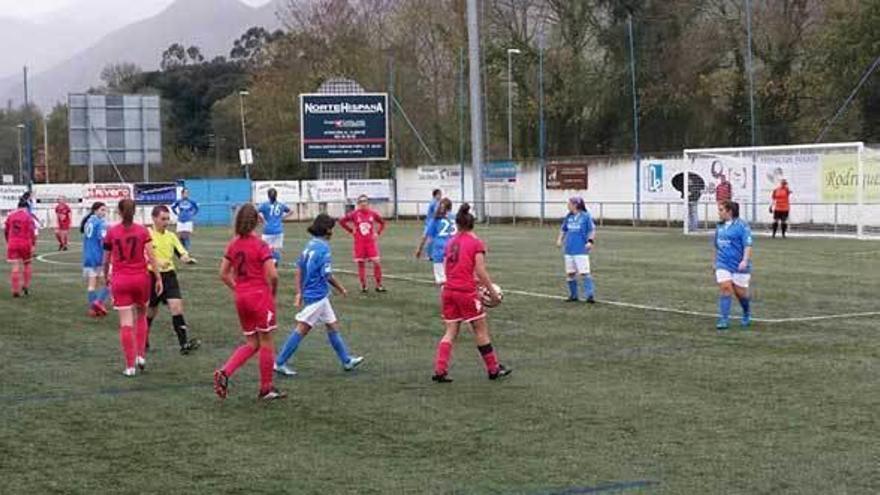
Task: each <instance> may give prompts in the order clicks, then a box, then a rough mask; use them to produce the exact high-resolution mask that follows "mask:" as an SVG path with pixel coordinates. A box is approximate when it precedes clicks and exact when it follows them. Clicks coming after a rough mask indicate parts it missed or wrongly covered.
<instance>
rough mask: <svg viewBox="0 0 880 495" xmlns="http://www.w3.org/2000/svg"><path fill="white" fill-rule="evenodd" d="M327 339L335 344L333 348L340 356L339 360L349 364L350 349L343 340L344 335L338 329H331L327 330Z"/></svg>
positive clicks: (332, 344)
mask: <svg viewBox="0 0 880 495" xmlns="http://www.w3.org/2000/svg"><path fill="white" fill-rule="evenodd" d="M327 340H328V341H330V345H331V346H333V350H334V351H336V355H337V356H339V361H341V362H342V364H347V363H348V361H349V359H350V358H349V357H348V350H347V349H346V348H345V342H343V340H342V335H340V334H339V332H338V331H334V330H331V331H328V332H327Z"/></svg>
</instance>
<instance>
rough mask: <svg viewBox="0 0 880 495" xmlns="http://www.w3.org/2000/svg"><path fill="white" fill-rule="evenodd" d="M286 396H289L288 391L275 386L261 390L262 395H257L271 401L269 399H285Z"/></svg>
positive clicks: (258, 397) (263, 399)
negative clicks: (285, 391)
mask: <svg viewBox="0 0 880 495" xmlns="http://www.w3.org/2000/svg"><path fill="white" fill-rule="evenodd" d="M286 397H287V394H286V393H284V392H282V391H280V390H278V389H277V388H275V387H272V388H270V389H269V390H266V391H265V392H260V395H258V396H257V399H259V400H261V401H266V402H269V401H273V400H278V399H284V398H286Z"/></svg>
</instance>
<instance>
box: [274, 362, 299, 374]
mask: <svg viewBox="0 0 880 495" xmlns="http://www.w3.org/2000/svg"><path fill="white" fill-rule="evenodd" d="M272 369H273V370H275V373H278V374H279V375H284V376H296V371H295V370H293V369H291V368H288V367H287V365H286V364H282V365H280V366H279V365H278V364H273V365H272Z"/></svg>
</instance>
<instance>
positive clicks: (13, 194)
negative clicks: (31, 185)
mask: <svg viewBox="0 0 880 495" xmlns="http://www.w3.org/2000/svg"><path fill="white" fill-rule="evenodd" d="M26 192H27V186H0V209H3V210H14V209H16V208H18V200H19V199H21V195H22V194H24V193H26Z"/></svg>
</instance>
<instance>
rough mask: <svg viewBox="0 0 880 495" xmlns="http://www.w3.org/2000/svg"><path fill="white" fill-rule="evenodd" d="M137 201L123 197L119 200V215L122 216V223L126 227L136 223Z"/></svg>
mask: <svg viewBox="0 0 880 495" xmlns="http://www.w3.org/2000/svg"><path fill="white" fill-rule="evenodd" d="M134 214H135V203H134V200H132V199H123V200H122V201H120V202H119V216H120V217H122V225H125V226H126V227H129V226H131V224H133V223H134Z"/></svg>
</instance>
